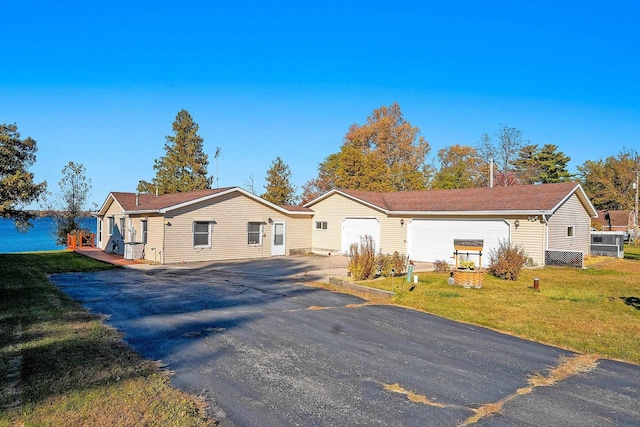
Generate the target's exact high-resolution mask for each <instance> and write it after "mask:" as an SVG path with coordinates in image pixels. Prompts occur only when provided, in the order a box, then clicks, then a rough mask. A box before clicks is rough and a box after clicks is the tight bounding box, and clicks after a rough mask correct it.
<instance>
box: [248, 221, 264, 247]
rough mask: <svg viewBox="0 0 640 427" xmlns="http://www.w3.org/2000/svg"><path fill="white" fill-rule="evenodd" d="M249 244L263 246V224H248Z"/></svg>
mask: <svg viewBox="0 0 640 427" xmlns="http://www.w3.org/2000/svg"><path fill="white" fill-rule="evenodd" d="M247 244H248V245H254V246H255V245H261V244H262V223H261V222H250V223H248V224H247Z"/></svg>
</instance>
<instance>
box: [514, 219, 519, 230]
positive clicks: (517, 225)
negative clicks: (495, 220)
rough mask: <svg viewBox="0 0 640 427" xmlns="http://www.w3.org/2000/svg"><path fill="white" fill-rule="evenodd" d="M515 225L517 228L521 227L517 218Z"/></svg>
mask: <svg viewBox="0 0 640 427" xmlns="http://www.w3.org/2000/svg"><path fill="white" fill-rule="evenodd" d="M513 226H514V227H515V228H516V230H517V229H518V227H520V221H519V220H517V219H516V220H515V222H514V223H513Z"/></svg>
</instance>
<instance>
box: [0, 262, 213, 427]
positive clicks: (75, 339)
mask: <svg viewBox="0 0 640 427" xmlns="http://www.w3.org/2000/svg"><path fill="white" fill-rule="evenodd" d="M110 268H114V267H113V266H111V265H109V264H105V263H102V262H99V261H95V260H92V259H89V258H87V257H84V256H81V255H78V254H75V253H72V252H66V251H54V252H40V253H24V254H4V255H3V254H0V426H3V425H96V426H101V425H105V426H106V425H170V426H174V425H175V426H181V425H182V426H194V425H195V426H197V425H210V422H209V421H208V420H206V418H205V417H204V415H203V410H202V408H201V405H200V404H199V402H198V401H196V400H195V399H194V398H192V397H190V396H188V395H186V394H184V393H182V392H180V391H177V390H175V389H173V388H171V387H170V385H169V383H168V380H167V378H166V376H164V375H162V374H160V373H159V370H158V368H157V366H156V365H155V364H154V363H152V362H150V361H147V360H144V359H142V358H141V357H140V356H139V355H138V354H137V353H135V352H134V351H133V350H131V349H130V348H129V347H127V346H126V345H124V343H123V342H122V340H121V338H120V336H119V335H118V333H117V332H116V331H115V330H113V329H111V328H108V327H106V326H105V325H104V324H103V323H102V321H101V320H100V319H99V318H97V317H96V316H92V315H90V314H88V313H87V312H86V311H85V310H84V309H83V308H82V307H81V306H80V305H79V304H78V303H76V302H74V301H73V300H71V299H70V298H68V297H67V296H66V295H65V294H64V293H63V292H61V291H60V290H59V289H58V288H56V287H55V286H54V285H52V284H51V283H50V282H49V281H48V280H47V274H51V273H60V272H69V271H75V272H86V271H97V270H106V269H110Z"/></svg>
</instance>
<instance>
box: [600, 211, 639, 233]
mask: <svg viewBox="0 0 640 427" xmlns="http://www.w3.org/2000/svg"><path fill="white" fill-rule="evenodd" d="M606 213H609V219H611V227H618V228H620V227H624V228H627V227H629V226H631V225H632V224H633V216H634V215H635V212H634V211H632V210H627V211H617V210H616V211H604V210H600V211H598V218H596V219H594V222H595V223H597V224H599V225H601V226H602V229H603V230H605V229H607V228H609V223H608V222H607V220H606V219H605V214H606Z"/></svg>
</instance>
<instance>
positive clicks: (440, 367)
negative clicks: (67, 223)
mask: <svg viewBox="0 0 640 427" xmlns="http://www.w3.org/2000/svg"><path fill="white" fill-rule="evenodd" d="M324 262H326V261H324ZM330 267H332V266H330ZM316 270H317V269H316ZM310 271H312V269H310V267H309V266H308V260H305V259H304V257H299V258H298V257H293V258H287V259H284V258H283V259H276V260H274V261H273V262H271V261H269V260H263V261H258V262H256V263H254V264H251V263H225V264H210V265H205V266H199V268H178V269H154V270H148V271H138V270H130V269H123V270H115V271H106V272H98V273H83V274H76V273H69V274H60V275H54V276H52V280H53V281H54V282H55V283H56V284H58V286H60V287H61V288H62V289H63V290H64V291H65V292H66V293H67V294H69V295H70V296H71V297H73V298H75V299H77V300H79V301H81V302H82V303H83V304H84V305H85V306H86V307H87V308H89V309H90V311H91V312H93V313H100V314H104V315H107V316H108V323H109V324H110V325H112V326H113V327H115V328H117V329H118V330H120V331H122V332H123V333H124V338H125V340H126V341H127V342H128V343H129V344H130V345H131V346H132V347H133V348H135V349H136V350H137V351H139V352H140V353H141V354H142V355H143V356H145V357H147V358H151V359H155V360H161V361H162V362H163V363H165V364H166V366H167V368H168V369H169V370H171V371H174V372H175V375H174V376H173V377H172V383H173V384H174V385H175V386H177V387H179V388H182V389H184V390H186V391H187V392H189V393H191V394H194V395H197V396H200V397H201V398H203V399H204V400H205V401H207V402H208V404H209V406H210V407H209V412H210V414H211V416H212V417H213V418H215V419H217V420H219V421H220V423H221V425H222V426H236V425H237V426H308V425H318V426H365V425H366V426H369V425H384V426H390V425H394V426H423V425H438V426H455V425H461V424H463V423H465V422H467V421H470V420H472V417H474V416H476V417H478V421H477V425H491V426H494V425H495V426H503V425H504V426H508V425H509V426H510V425H518V426H520V425H532V426H533V425H536V426H540V425H565V426H571V425H575V426H602V425H638V424H639V423H640V421H639V420H640V403H639V402H640V367H638V366H636V365H631V364H626V363H621V362H615V361H609V360H600V361H598V362H597V364H596V366H595V367H594V368H593V369H592V370H590V371H589V372H586V373H582V374H577V375H573V376H570V377H569V378H567V379H565V380H563V381H560V382H558V383H556V384H555V385H553V386H547V387H532V388H530V389H528V392H523V390H527V387H528V378H529V377H530V376H531V375H532V374H534V373H540V374H542V375H547V374H548V373H549V372H550V370H551V369H552V368H553V367H555V366H557V365H558V364H559V363H561V361H562V360H563V358H571V357H573V356H575V355H574V354H573V353H571V352H568V351H565V350H561V349H557V348H553V347H549V346H545V345H541V344H537V343H533V342H529V341H525V340H521V339H518V338H515V337H512V336H509V335H504V334H500V333H497V332H494V331H491V330H488V329H484V328H480V327H475V326H470V325H466V324H461V323H456V322H452V321H448V320H445V319H442V318H439V317H436V316H431V315H428V314H424V313H420V312H416V311H412V310H407V309H403V308H400V307H395V306H385V305H368V304H366V302H365V301H364V300H362V299H360V298H357V297H354V296H349V295H344V294H338V293H332V292H329V291H326V290H323V289H318V288H313V287H307V286H305V285H304V284H303V283H301V282H300V281H298V280H297V279H296V278H300V279H302V278H304V277H309V276H312V277H315V273H310ZM495 403H497V404H499V405H500V411H498V412H496V413H494V414H490V415H487V416H484V417H479V416H478V415H479V411H481V410H483V409H486V408H492V407H494V406H492V405H491V404H495Z"/></svg>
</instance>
